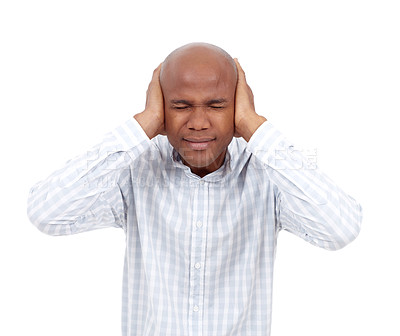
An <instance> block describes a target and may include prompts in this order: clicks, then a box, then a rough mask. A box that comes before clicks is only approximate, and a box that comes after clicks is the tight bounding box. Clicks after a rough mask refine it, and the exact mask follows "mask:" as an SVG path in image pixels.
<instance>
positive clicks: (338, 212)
mask: <svg viewBox="0 0 400 336" xmlns="http://www.w3.org/2000/svg"><path fill="white" fill-rule="evenodd" d="M236 62H237V60H236ZM237 67H238V72H239V80H238V87H237V96H236V102H237V103H236V106H237V108H240V110H239V111H238V110H235V122H237V126H236V129H237V133H238V135H241V136H243V137H244V138H245V140H247V141H248V146H247V148H248V150H249V151H250V152H251V153H252V154H253V155H254V156H255V158H256V159H257V160H259V161H261V163H262V164H263V166H264V169H265V171H266V173H267V175H268V177H269V179H270V180H271V182H272V183H273V184H274V185H275V186H276V190H277V206H276V207H277V217H278V218H277V219H278V223H277V227H278V229H285V230H287V231H290V232H292V233H294V234H296V235H298V236H299V237H301V238H303V239H305V240H306V241H308V242H310V243H312V244H314V245H317V246H319V247H322V248H325V249H328V250H337V249H339V248H342V247H344V246H345V245H347V244H348V243H350V242H351V241H352V240H354V239H355V238H356V237H357V235H358V233H359V231H360V224H361V219H362V210H361V206H360V205H359V204H358V203H357V202H356V201H355V200H354V199H353V198H352V197H350V196H349V195H347V194H346V193H345V192H344V191H343V190H342V189H340V188H339V187H338V186H337V185H336V184H335V183H334V182H333V181H332V180H331V179H329V178H328V177H327V176H326V175H325V174H324V173H323V172H321V171H320V170H319V169H318V168H317V167H312V169H310V167H309V164H308V161H307V158H306V157H305V156H304V155H303V154H302V153H301V152H300V151H297V150H296V149H295V147H294V146H293V144H291V143H290V142H289V141H288V140H287V139H286V138H285V137H284V136H283V135H282V133H281V132H279V131H278V130H277V129H276V128H275V127H274V126H273V125H272V124H271V123H270V122H269V121H266V120H265V119H264V120H262V119H261V118H257V114H256V112H255V109H254V102H253V96H252V93H251V89H250V88H249V86H248V85H247V83H246V79H245V75H244V72H243V70H242V68H241V67H240V65H239V63H238V62H237ZM238 100H240V102H239V101H238ZM236 114H238V116H236Z"/></svg>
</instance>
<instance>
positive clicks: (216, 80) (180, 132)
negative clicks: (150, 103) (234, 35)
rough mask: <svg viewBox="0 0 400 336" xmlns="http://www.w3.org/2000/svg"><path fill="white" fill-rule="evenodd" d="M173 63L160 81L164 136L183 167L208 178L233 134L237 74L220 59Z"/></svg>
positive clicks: (220, 162)
mask: <svg viewBox="0 0 400 336" xmlns="http://www.w3.org/2000/svg"><path fill="white" fill-rule="evenodd" d="M171 63H172V64H168V66H167V67H166V68H165V69H164V73H163V75H162V80H161V85H162V90H163V95H164V109H165V130H166V133H167V137H168V140H169V142H170V143H171V145H172V146H173V147H174V148H175V149H176V150H177V151H178V152H179V154H180V155H181V157H182V159H183V162H184V163H185V164H186V165H187V166H188V167H190V168H191V170H192V172H193V173H195V174H197V175H199V176H201V177H203V176H205V175H206V174H208V173H210V172H213V171H215V170H217V169H218V168H219V167H220V166H221V165H222V164H223V162H224V159H225V153H226V148H227V146H228V145H229V143H230V142H231V140H232V137H233V134H234V110H235V88H236V74H235V73H234V71H233V69H232V65H231V64H229V63H228V62H227V61H226V60H225V59H223V58H221V57H220V58H218V57H217V58H215V59H212V60H211V61H210V62H196V61H195V60H194V61H193V60H191V59H190V58H189V59H188V58H184V59H181V60H180V61H179V62H171Z"/></svg>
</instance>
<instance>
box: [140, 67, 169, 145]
mask: <svg viewBox="0 0 400 336" xmlns="http://www.w3.org/2000/svg"><path fill="white" fill-rule="evenodd" d="M161 66H162V63H161V64H160V65H159V66H158V67H157V69H155V70H154V72H153V78H152V79H151V82H150V84H149V87H148V89H147V92H146V107H145V109H144V111H143V112H141V113H138V114H136V115H135V116H134V118H135V119H136V121H137V122H138V123H139V124H140V126H142V128H143V130H144V131H145V133H146V134H147V136H148V137H149V138H150V139H152V138H154V137H155V136H156V135H158V134H163V135H165V127H164V97H163V94H162V90H161V85H160V71H161Z"/></svg>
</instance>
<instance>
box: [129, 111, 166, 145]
mask: <svg viewBox="0 0 400 336" xmlns="http://www.w3.org/2000/svg"><path fill="white" fill-rule="evenodd" d="M133 117H134V118H135V119H136V121H137V122H138V123H139V125H140V126H141V127H142V128H143V131H144V132H145V133H146V135H147V136H148V137H149V139H152V138H154V137H155V136H156V135H158V134H159V128H160V127H159V126H158V123H157V122H156V118H155V116H154V114H152V113H149V111H147V110H144V111H143V112H140V113H137V114H135V115H134V116H133Z"/></svg>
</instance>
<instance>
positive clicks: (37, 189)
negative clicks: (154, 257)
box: [28, 121, 150, 235]
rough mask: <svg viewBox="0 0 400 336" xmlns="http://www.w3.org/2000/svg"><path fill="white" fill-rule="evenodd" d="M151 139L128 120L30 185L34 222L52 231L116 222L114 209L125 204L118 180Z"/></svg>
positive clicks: (32, 219)
mask: <svg viewBox="0 0 400 336" xmlns="http://www.w3.org/2000/svg"><path fill="white" fill-rule="evenodd" d="M132 128H134V129H135V130H134V131H132ZM149 141H150V140H149V139H148V138H147V137H146V135H145V134H144V133H143V131H142V130H140V127H139V126H138V125H135V122H133V121H128V122H127V123H125V124H123V125H121V126H120V127H118V128H117V129H116V130H114V131H113V132H110V133H108V134H107V135H106V136H105V137H104V139H103V141H102V142H101V143H99V144H98V145H96V146H94V147H93V148H92V149H91V150H89V151H86V152H84V153H83V154H82V155H79V156H77V157H75V158H74V159H72V160H70V161H68V162H67V163H66V165H65V166H64V167H63V168H61V169H59V170H57V171H56V172H54V173H53V174H51V175H50V176H49V177H48V178H46V179H45V180H43V181H41V182H39V183H37V184H36V185H35V186H34V187H33V188H32V189H31V190H30V193H29V197H28V216H29V218H30V220H31V221H32V223H33V224H34V225H35V226H37V227H38V228H39V229H40V230H41V231H43V232H45V233H48V234H53V235H61V234H71V233H76V232H81V231H86V230H90V229H95V228H99V227H105V226H118V223H115V220H116V219H115V218H114V216H113V213H115V210H116V209H118V210H121V209H122V207H123V204H122V203H121V200H120V199H118V198H114V197H112V195H113V194H117V195H118V194H120V193H121V188H122V187H121V186H119V185H118V183H120V181H121V180H124V179H126V177H125V176H124V175H127V174H129V169H128V168H129V165H131V164H132V162H134V161H135V158H137V157H138V156H139V155H140V154H141V153H142V152H143V151H145V150H146V149H147V148H148V147H149V144H148V142H149ZM106 196H107V197H106ZM119 196H120V198H121V197H122V195H119ZM109 200H112V202H109ZM100 217H101V218H102V219H101V223H100V221H99V218H100Z"/></svg>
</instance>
